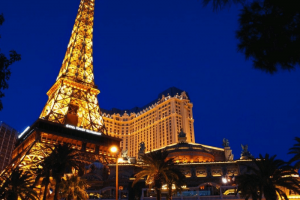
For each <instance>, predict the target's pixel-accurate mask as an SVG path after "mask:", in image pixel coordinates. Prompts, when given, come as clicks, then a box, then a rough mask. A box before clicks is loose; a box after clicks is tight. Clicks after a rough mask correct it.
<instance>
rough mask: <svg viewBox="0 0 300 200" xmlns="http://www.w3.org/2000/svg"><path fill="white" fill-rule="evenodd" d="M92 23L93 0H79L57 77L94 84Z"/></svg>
mask: <svg viewBox="0 0 300 200" xmlns="http://www.w3.org/2000/svg"><path fill="white" fill-rule="evenodd" d="M93 24H94V0H81V3H80V6H79V9H78V13H77V17H76V20H75V24H74V27H73V30H72V35H71V38H70V41H69V45H68V49H67V52H66V55H65V58H64V60H63V64H62V66H61V69H60V72H59V75H58V77H57V79H60V78H62V77H63V78H67V79H68V80H72V81H75V82H79V83H83V84H85V85H92V86H93V85H94V74H93Z"/></svg>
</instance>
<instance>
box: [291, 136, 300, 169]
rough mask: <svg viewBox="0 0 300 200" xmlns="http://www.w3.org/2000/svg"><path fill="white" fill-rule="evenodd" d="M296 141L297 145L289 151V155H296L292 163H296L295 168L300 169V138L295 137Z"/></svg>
mask: <svg viewBox="0 0 300 200" xmlns="http://www.w3.org/2000/svg"><path fill="white" fill-rule="evenodd" d="M295 140H296V141H297V144H294V146H293V147H292V148H290V149H289V150H290V151H289V154H295V155H294V157H293V158H292V159H291V160H290V163H292V162H295V161H296V163H295V168H297V169H299V168H300V138H299V137H295Z"/></svg>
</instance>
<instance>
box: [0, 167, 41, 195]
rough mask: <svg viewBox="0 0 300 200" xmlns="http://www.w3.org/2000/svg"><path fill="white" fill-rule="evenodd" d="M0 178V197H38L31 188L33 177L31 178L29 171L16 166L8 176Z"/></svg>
mask: <svg viewBox="0 0 300 200" xmlns="http://www.w3.org/2000/svg"><path fill="white" fill-rule="evenodd" d="M1 178H2V184H1V189H0V191H1V194H0V196H1V198H5V199H7V200H17V199H18V198H21V199H22V200H24V199H25V198H27V199H31V200H35V199H38V197H37V192H36V191H35V190H34V188H31V185H32V183H33V182H34V178H32V175H31V174H30V173H29V172H26V171H23V170H20V169H19V168H16V169H14V170H13V171H12V173H11V174H10V176H8V177H1Z"/></svg>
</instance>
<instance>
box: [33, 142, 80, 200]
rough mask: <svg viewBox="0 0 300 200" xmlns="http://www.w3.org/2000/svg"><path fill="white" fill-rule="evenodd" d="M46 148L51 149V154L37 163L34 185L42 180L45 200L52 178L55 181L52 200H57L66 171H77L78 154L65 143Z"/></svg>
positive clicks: (44, 199)
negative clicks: (73, 169)
mask: <svg viewBox="0 0 300 200" xmlns="http://www.w3.org/2000/svg"><path fill="white" fill-rule="evenodd" d="M47 148H51V153H50V154H49V155H48V156H47V157H45V158H44V160H43V161H42V162H41V163H39V166H40V167H39V168H38V169H37V171H36V175H37V176H36V180H35V184H36V183H38V182H39V180H40V178H42V185H43V186H44V194H43V200H46V198H47V194H48V193H49V189H48V185H49V184H50V178H51V177H52V178H53V179H54V180H55V191H54V199H55V200H57V199H58V194H59V184H60V182H61V180H62V177H63V176H64V174H65V173H66V171H67V170H71V169H72V168H75V169H79V162H77V156H78V152H77V151H76V150H75V149H73V148H72V146H71V144H66V143H64V144H57V145H54V146H53V147H47Z"/></svg>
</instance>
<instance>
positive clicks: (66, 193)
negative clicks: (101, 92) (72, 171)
mask: <svg viewBox="0 0 300 200" xmlns="http://www.w3.org/2000/svg"><path fill="white" fill-rule="evenodd" d="M59 188H60V193H61V196H62V197H64V198H66V199H67V200H71V199H74V200H76V199H84V200H86V199H88V195H87V193H86V191H85V190H86V188H87V184H86V181H85V180H82V179H80V177H78V176H74V175H72V176H66V178H65V179H62V181H61V182H60V184H59Z"/></svg>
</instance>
